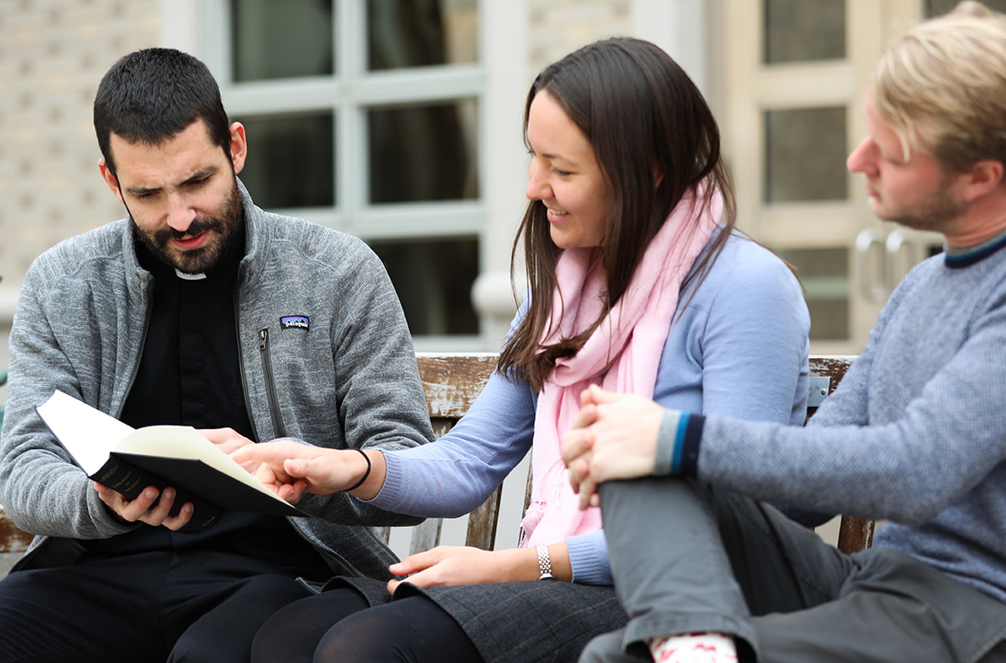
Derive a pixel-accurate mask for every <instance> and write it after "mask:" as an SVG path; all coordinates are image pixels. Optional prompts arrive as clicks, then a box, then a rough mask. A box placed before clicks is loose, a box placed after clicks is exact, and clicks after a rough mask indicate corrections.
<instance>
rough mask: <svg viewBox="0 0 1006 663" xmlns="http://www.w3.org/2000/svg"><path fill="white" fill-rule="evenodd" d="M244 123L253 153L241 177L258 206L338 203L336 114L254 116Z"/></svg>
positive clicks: (250, 152)
mask: <svg viewBox="0 0 1006 663" xmlns="http://www.w3.org/2000/svg"><path fill="white" fill-rule="evenodd" d="M238 121H240V122H241V123H243V124H244V125H245V133H246V136H247V139H248V158H247V159H246V160H245V167H244V170H243V171H241V174H240V177H241V181H242V182H244V183H245V186H247V187H248V191H249V192H250V193H251V195H252V198H253V199H254V200H255V203H256V204H257V205H258V206H259V207H263V208H267V209H277V208H284V207H325V206H329V207H330V206H332V205H334V204H335V184H334V183H335V155H334V150H335V147H334V142H333V138H332V136H333V134H332V132H333V125H334V116H333V114H332V113H331V112H330V111H326V112H322V113H290V114H277V115H254V116H249V117H243V118H238Z"/></svg>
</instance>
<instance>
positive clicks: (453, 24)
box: [367, 0, 478, 71]
mask: <svg viewBox="0 0 1006 663" xmlns="http://www.w3.org/2000/svg"><path fill="white" fill-rule="evenodd" d="M476 2H477V0H412V1H411V2H402V1H401V0H368V1H367V45H368V48H367V56H368V59H367V67H368V69H370V70H371V71H376V70H379V69H397V68H399V67H423V66H429V65H439V64H457V63H461V62H475V61H476V59H477V58H478V52H477V43H478V42H477V36H478V10H477V7H476Z"/></svg>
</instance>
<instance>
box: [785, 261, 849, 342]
mask: <svg viewBox="0 0 1006 663" xmlns="http://www.w3.org/2000/svg"><path fill="white" fill-rule="evenodd" d="M779 255H780V256H782V258H783V259H784V260H786V261H787V262H789V264H791V265H793V267H794V268H796V273H797V276H799V277H800V282H801V283H802V284H803V287H804V296H805V297H806V298H807V308H808V309H809V310H810V338H811V340H828V341H841V340H845V339H848V338H849V250H848V249H845V248H833V249H789V250H785V251H779Z"/></svg>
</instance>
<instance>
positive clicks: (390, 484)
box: [361, 451, 403, 511]
mask: <svg viewBox="0 0 1006 663" xmlns="http://www.w3.org/2000/svg"><path fill="white" fill-rule="evenodd" d="M381 453H382V454H384V466H385V474H384V484H383V485H382V486H381V489H380V490H379V491H377V494H376V495H374V497H372V498H371V499H369V500H361V501H362V502H365V503H367V504H372V505H374V506H376V507H378V508H380V509H385V510H386V511H394V510H395V508H396V507H398V506H400V502H401V500H400V499H399V498H400V496H401V494H402V490H401V489H402V483H403V477H402V466H401V461H400V460H399V459H398V457H397V456H396V455H395V454H393V453H388V452H387V451H382V452H381Z"/></svg>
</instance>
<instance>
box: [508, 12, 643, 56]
mask: <svg viewBox="0 0 1006 663" xmlns="http://www.w3.org/2000/svg"><path fill="white" fill-rule="evenodd" d="M527 25H528V54H527V55H528V57H527V62H528V66H529V68H530V70H531V72H538V71H539V70H541V69H542V67H544V66H546V65H548V64H549V63H551V62H554V61H556V60H558V59H560V58H561V57H562V56H564V55H566V54H567V53H569V52H570V51H572V50H575V49H577V48H579V47H580V46H583V45H585V44H589V43H590V42H592V41H596V40H598V39H603V38H604V37H612V36H621V35H629V34H632V2H631V0H530V1H529V2H528V16H527Z"/></svg>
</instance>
